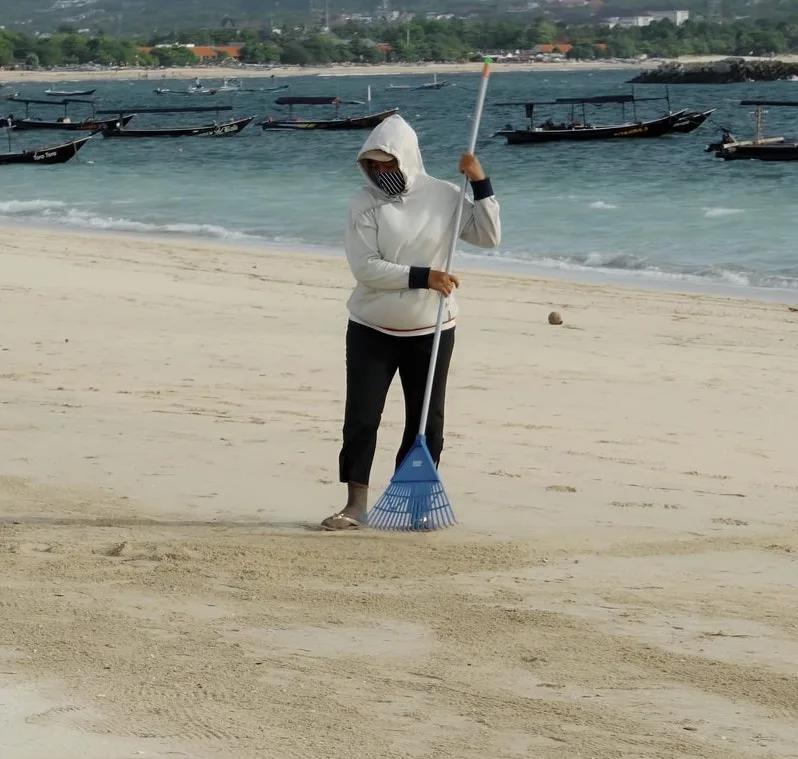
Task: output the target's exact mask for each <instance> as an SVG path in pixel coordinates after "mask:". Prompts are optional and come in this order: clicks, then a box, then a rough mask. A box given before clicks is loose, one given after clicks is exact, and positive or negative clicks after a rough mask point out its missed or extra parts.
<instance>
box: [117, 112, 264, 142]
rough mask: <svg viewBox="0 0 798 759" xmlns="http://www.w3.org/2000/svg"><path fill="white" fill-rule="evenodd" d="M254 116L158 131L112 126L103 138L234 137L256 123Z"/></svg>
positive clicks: (159, 129)
mask: <svg viewBox="0 0 798 759" xmlns="http://www.w3.org/2000/svg"><path fill="white" fill-rule="evenodd" d="M254 120H255V117H254V116H246V117H244V118H243V119H231V120H230V121H223V122H221V123H216V122H214V123H213V124H204V125H203V126H198V127H166V128H163V127H162V128H158V129H124V128H121V129H120V128H118V127H116V126H112V127H109V128H106V129H104V130H103V137H232V136H233V135H236V134H238V133H239V132H240V131H241V130H242V129H244V128H246V127H247V126H248V125H249V124H250V122H252V121H254Z"/></svg>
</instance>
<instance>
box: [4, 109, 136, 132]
mask: <svg viewBox="0 0 798 759" xmlns="http://www.w3.org/2000/svg"><path fill="white" fill-rule="evenodd" d="M135 115H136V114H134V113H130V114H127V115H126V116H122V117H121V119H120V118H116V119H95V118H92V117H89V118H88V119H86V120H85V121H71V120H70V119H69V117H62V118H60V119H57V120H56V121H39V120H38V119H13V120H12V129H19V130H20V131H25V130H31V129H58V130H62V131H65V132H96V131H99V130H101V129H106V128H110V127H113V126H114V125H115V124H117V123H121V124H122V126H123V127H125V126H127V125H128V123H129V122H130V121H131V119H132V118H133V117H134V116H135Z"/></svg>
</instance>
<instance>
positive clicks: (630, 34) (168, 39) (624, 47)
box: [0, 17, 798, 67]
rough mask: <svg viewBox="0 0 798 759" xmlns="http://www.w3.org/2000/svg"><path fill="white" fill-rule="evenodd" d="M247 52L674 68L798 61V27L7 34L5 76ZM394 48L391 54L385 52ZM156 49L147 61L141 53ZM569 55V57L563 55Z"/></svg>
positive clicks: (495, 25)
mask: <svg viewBox="0 0 798 759" xmlns="http://www.w3.org/2000/svg"><path fill="white" fill-rule="evenodd" d="M231 42H238V43H240V44H241V45H242V47H241V60H242V61H243V62H245V63H274V64H277V63H280V64H285V65H303V64H325V63H339V62H363V63H379V62H382V61H385V60H392V61H406V62H415V61H463V60H469V59H473V58H475V57H477V56H479V55H480V54H483V53H487V52H502V51H505V52H506V51H513V52H514V51H516V50H531V49H533V48H534V47H535V45H538V44H552V45H555V46H556V45H558V44H559V45H563V46H565V45H566V44H567V45H572V46H573V49H571V50H569V51H568V53H567V54H568V56H569V57H572V58H580V59H590V58H597V57H617V58H633V57H636V56H640V55H648V56H652V57H667V58H674V57H678V56H682V55H766V54H769V53H776V54H779V53H788V52H795V51H798V17H795V18H791V19H787V20H767V19H758V20H745V19H744V20H739V21H736V22H734V23H730V24H712V23H708V22H706V21H700V20H699V21H688V22H686V23H684V24H682V25H681V26H678V27H677V26H676V25H674V24H672V23H671V22H669V21H661V22H658V23H654V24H651V25H650V26H647V27H636V28H628V29H627V28H620V27H614V28H612V29H610V28H609V27H607V26H606V25H566V24H555V23H553V22H551V21H548V20H545V19H539V20H537V21H535V22H532V23H524V22H516V21H510V20H499V21H473V20H460V19H451V20H445V21H427V20H422V19H418V20H413V21H411V22H410V23H408V24H390V25H383V26H377V27H374V26H369V27H363V26H358V25H357V24H352V23H348V24H345V25H343V26H339V27H335V28H334V29H332V30H331V31H330V32H325V33H322V32H321V31H320V30H319V29H313V28H309V27H296V28H290V29H283V30H281V31H280V32H279V33H277V32H273V31H270V30H268V29H262V30H252V29H247V30H244V31H237V30H234V29H213V30H207V29H206V30H201V29H200V30H185V31H181V32H177V33H171V34H169V35H164V36H156V37H153V38H151V39H147V40H130V39H118V38H114V37H111V36H108V35H103V34H100V35H94V36H91V35H83V34H77V33H75V32H74V31H73V30H71V29H69V28H62V29H61V30H60V31H59V32H58V33H56V34H54V35H52V36H49V37H47V38H33V37H28V36H26V35H24V34H18V33H12V32H8V31H2V30H0V66H11V65H25V66H28V67H54V66H63V65H79V64H87V63H95V64H100V65H106V66H108V65H119V66H133V65H137V66H152V67H155V66H187V65H192V64H195V63H196V62H197V58H196V56H195V55H194V53H192V52H191V50H190V49H187V48H185V47H180V45H183V44H186V43H194V44H201V45H223V44H228V43H231ZM378 43H387V45H389V46H390V50H389V51H388V50H387V49H386V48H385V46H384V45H383V44H378ZM154 45H167V46H166V47H153V49H152V51H151V52H149V53H147V52H143V51H142V50H141V48H142V47H149V46H154ZM566 49H567V48H565V47H563V50H566Z"/></svg>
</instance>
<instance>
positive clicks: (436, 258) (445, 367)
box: [321, 115, 501, 530]
mask: <svg viewBox="0 0 798 759" xmlns="http://www.w3.org/2000/svg"><path fill="white" fill-rule="evenodd" d="M357 162H358V165H359V167H360V170H361V171H362V172H363V174H364V176H365V178H366V186H365V187H364V188H363V190H362V191H361V192H360V193H359V194H358V195H357V196H356V197H355V198H354V199H353V200H352V203H351V205H350V208H349V223H348V225H347V230H346V243H345V246H346V258H347V261H348V263H349V267H350V269H351V270H352V274H353V275H354V277H355V279H356V281H357V284H356V286H355V289H354V291H353V292H352V295H351V296H350V298H349V300H348V302H347V308H348V309H349V323H348V326H347V331H346V409H345V412H344V427H343V445H342V447H341V453H340V456H339V462H338V463H339V476H340V480H341V482H345V483H346V484H347V488H348V498H347V502H346V505H345V506H344V508H343V509H342V510H341V511H338V512H336V513H335V514H332V515H331V516H329V517H327V518H326V519H325V520H324V521H323V522H322V523H321V525H322V527H323V528H324V529H327V530H347V529H356V528H358V527H360V526H361V525H362V524H363V522H364V518H365V516H366V511H367V508H368V504H367V501H368V485H369V477H370V474H371V465H372V461H373V459H374V452H375V450H376V446H377V430H378V429H379V426H380V419H381V417H382V410H383V407H384V406H385V399H386V397H387V395H388V389H389V388H390V385H391V382H392V380H393V378H394V376H395V375H396V372H397V371H398V372H399V377H400V379H401V381H402V390H403V392H404V399H405V431H404V436H403V438H402V443H401V445H400V447H399V452H398V453H397V455H396V466H397V467H398V466H399V464H401V462H402V460H403V458H404V457H405V455H406V454H407V452H408V451H409V450H410V448H411V447H412V445H413V442H414V441H415V438H416V435H417V434H418V424H419V421H420V418H421V406H422V403H423V398H424V388H425V386H426V381H427V371H428V369H429V361H430V353H431V348H432V341H433V334H434V332H435V323H436V320H437V316H438V303H439V299H440V293H442V294H443V295H445V296H446V297H447V303H446V307H445V308H444V320H443V330H442V332H441V340H440V346H439V354H438V361H437V366H436V369H435V378H434V381H433V389H432V398H431V401H430V409H429V420H428V422H427V428H426V437H427V444H428V446H429V451H430V453H431V454H432V458H433V460H434V461H435V464H436V466H437V464H438V462H439V461H440V455H441V451H442V450H443V416H444V414H443V411H444V401H445V395H446V378H447V375H448V373H449V362H450V360H451V356H452V349H453V348H454V330H455V318H456V316H457V304H456V303H455V299H454V296H453V292H454V289H455V288H457V287H459V285H460V279H459V278H458V277H457V276H455V275H453V274H447V273H446V271H444V269H445V266H446V258H447V256H448V253H449V247H450V244H451V235H452V225H453V224H454V217H455V213H456V211H457V204H458V202H459V199H460V188H459V187H457V186H456V185H454V184H452V183H451V182H444V181H442V180H440V179H435V178H434V177H431V176H430V175H429V174H427V173H426V171H425V170H424V163H423V161H422V159H421V152H420V150H419V147H418V138H417V137H416V133H415V132H414V131H413V129H412V128H411V127H410V125H409V124H408V123H407V122H406V121H405V120H404V119H403V118H402V117H401V116H399V115H395V116H391V117H390V118H388V119H386V120H385V121H383V122H382V123H381V124H379V126H377V127H376V128H375V129H374V130H373V131H372V132H371V134H370V135H369V137H368V139H367V140H366V142H365V144H364V145H363V147H362V148H361V150H360V153H359V154H358V157H357ZM460 171H461V173H464V174H466V175H467V176H468V178H469V180H470V182H471V188H472V191H473V196H474V197H473V200H471V199H467V200H466V204H465V207H464V209H463V219H462V223H461V226H460V235H459V236H460V238H461V239H463V240H465V241H466V242H469V243H472V244H473V245H478V246H479V247H482V248H492V247H494V246H495V245H498V243H499V240H500V236H501V230H500V223H499V204H498V202H497V200H496V198H495V197H494V195H493V190H492V188H491V184H490V180H489V179H488V178H487V177H486V176H485V173H484V171H483V170H482V167H481V166H480V163H479V161H478V160H477V158H476V156H474V155H472V154H470V153H465V154H463V155H462V156H461V158H460Z"/></svg>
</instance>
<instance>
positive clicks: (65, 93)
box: [44, 89, 97, 98]
mask: <svg viewBox="0 0 798 759" xmlns="http://www.w3.org/2000/svg"><path fill="white" fill-rule="evenodd" d="M95 92H97V90H96V89H95V90H45V91H44V94H45V95H48V96H49V97H53V98H77V97H83V96H84V95H93V94H94V93H95Z"/></svg>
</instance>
